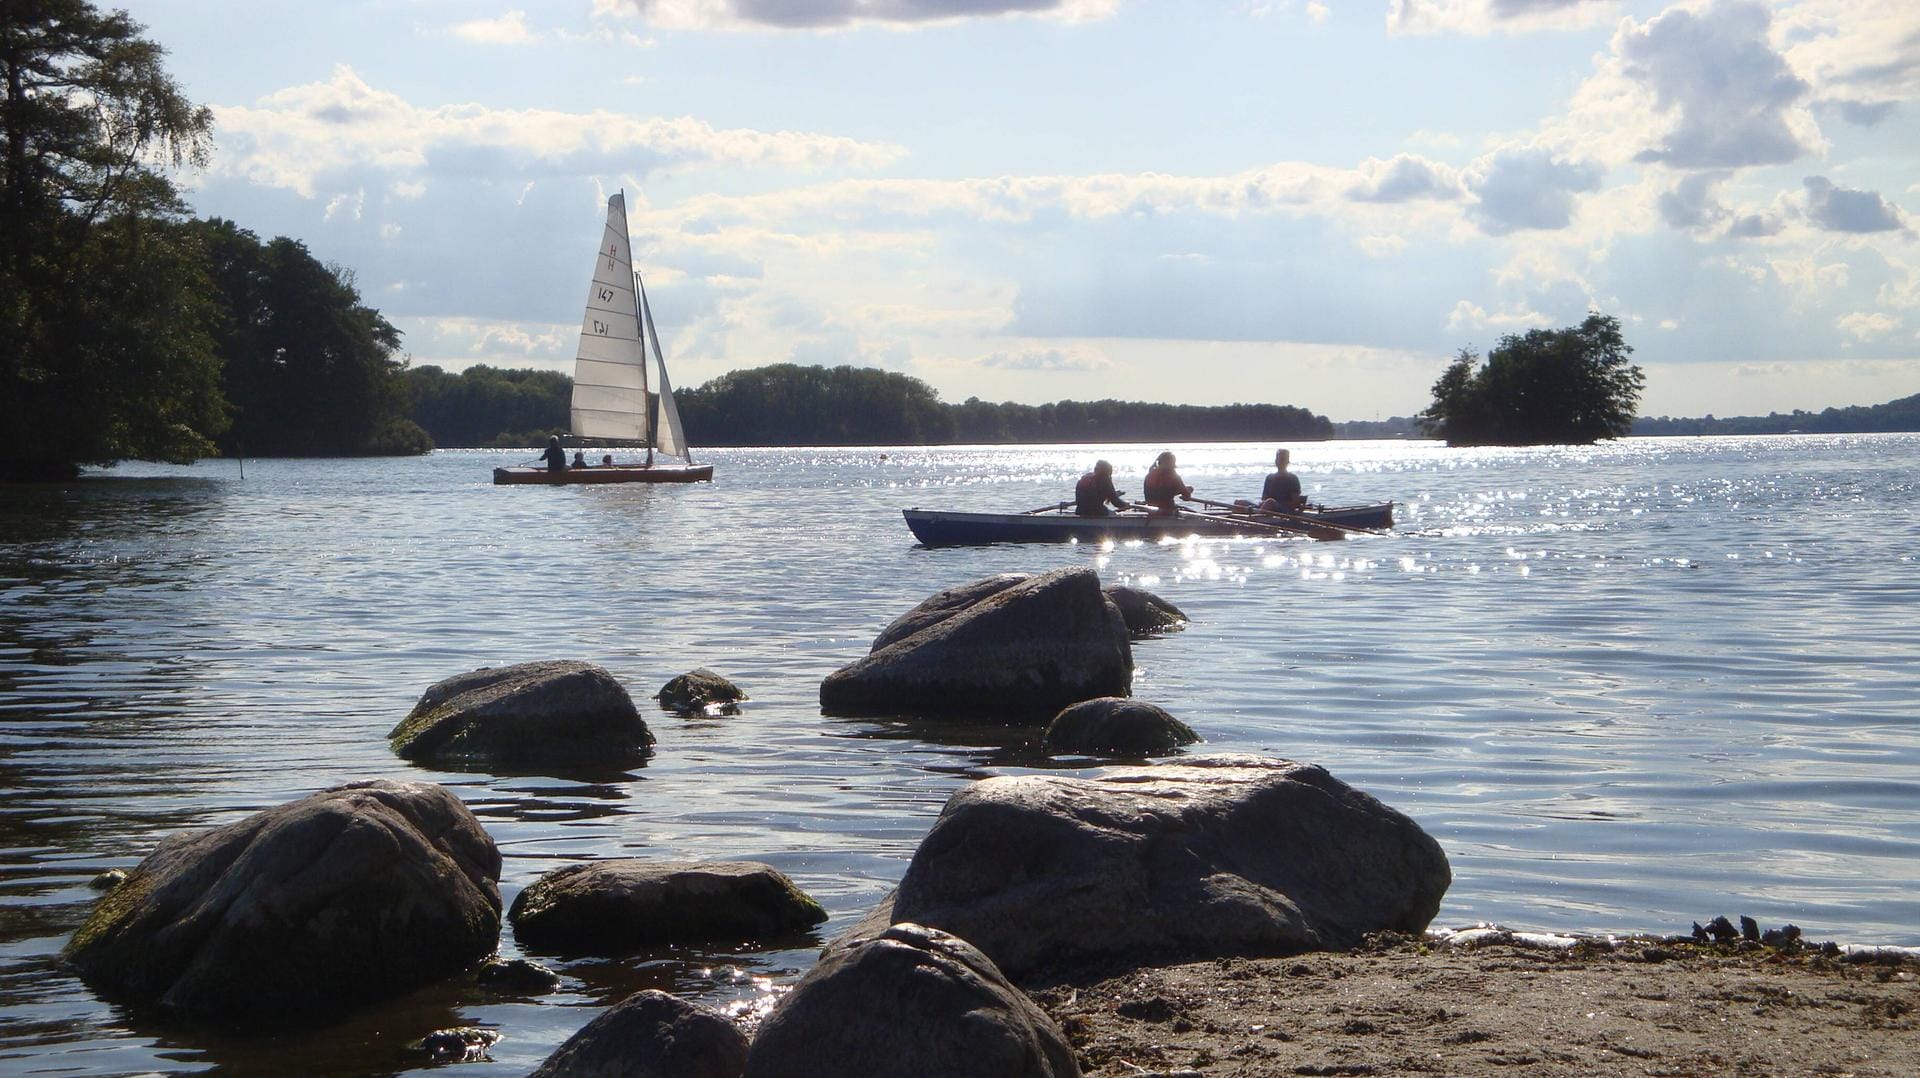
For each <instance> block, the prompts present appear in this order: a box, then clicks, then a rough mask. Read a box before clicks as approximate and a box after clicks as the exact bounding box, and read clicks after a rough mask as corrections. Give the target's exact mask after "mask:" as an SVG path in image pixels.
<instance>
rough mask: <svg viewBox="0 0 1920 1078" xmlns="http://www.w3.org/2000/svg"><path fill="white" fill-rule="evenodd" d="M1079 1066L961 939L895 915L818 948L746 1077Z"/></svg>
mask: <svg viewBox="0 0 1920 1078" xmlns="http://www.w3.org/2000/svg"><path fill="white" fill-rule="evenodd" d="M1079 1073H1080V1068H1079V1065H1078V1063H1077V1062H1076V1061H1075V1059H1074V1054H1073V1048H1072V1047H1071V1046H1070V1045H1069V1044H1068V1043H1067V1039H1066V1037H1065V1036H1064V1035H1063V1034H1062V1033H1061V1032H1060V1028H1059V1027H1058V1026H1056V1025H1055V1024H1054V1022H1053V1019H1051V1018H1049V1017H1048V1016H1047V1014H1046V1012H1045V1011H1042V1010H1041V1009H1040V1007H1039V1005H1037V1004H1035V1003H1034V1002H1033V1001H1032V1000H1031V999H1028V998H1027V997H1026V995H1025V994H1023V993H1022V992H1021V991H1020V990H1019V989H1017V988H1015V987H1013V985H1012V984H1010V983H1008V981H1007V979H1006V977H1005V976H1004V975H1003V974H1002V973H1001V972H1000V970H999V969H997V968H995V966H994V964H993V962H992V961H990V960H989V959H988V958H987V957H986V956H985V955H983V954H981V953H980V951H979V950H978V949H976V948H975V947H973V946H972V945H970V944H968V943H967V941H965V940H963V939H959V938H957V937H955V936H952V935H949V934H947V933H945V932H940V931H937V930H935V929H930V928H925V927H922V926H920V925H915V924H897V925H892V926H890V927H887V928H884V929H882V930H880V931H879V932H877V933H875V934H873V935H871V936H866V937H860V938H853V939H849V940H847V941H845V942H842V943H837V944H835V945H834V946H832V947H830V948H828V949H827V952H826V953H825V954H823V955H822V956H821V958H820V962H819V964H817V965H815V966H814V967H813V969H812V970H810V971H808V973H807V975H806V976H804V977H802V978H801V979H800V981H799V983H797V984H795V985H794V987H793V991H792V992H790V993H788V994H787V997H786V998H785V999H783V1000H781V1001H780V1003H779V1004H778V1005H777V1006H775V1007H774V1009H773V1013H772V1014H770V1015H768V1016H767V1020H766V1021H765V1022H763V1023H762V1024H761V1026H760V1032H759V1033H758V1034H757V1035H755V1037H754V1039H753V1045H752V1048H751V1049H750V1050H749V1052H748V1055H747V1070H746V1075H747V1078H814V1076H816V1075H829V1074H831V1075H849V1076H851V1075H914V1076H915V1078H1067V1076H1077V1075H1078V1074H1079Z"/></svg>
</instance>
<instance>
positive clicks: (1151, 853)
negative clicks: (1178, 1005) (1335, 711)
mask: <svg viewBox="0 0 1920 1078" xmlns="http://www.w3.org/2000/svg"><path fill="white" fill-rule="evenodd" d="M1451 881H1452V874H1451V871H1450V870H1449V868H1448V866H1447V858H1446V855H1445V854H1444V853H1443V852H1441V849H1440V845H1439V843H1437V842H1435V841H1434V840H1433V839H1432V838H1431V837H1430V836H1428V835H1427V833H1426V832H1425V831H1422V830H1421V829H1420V827H1419V825H1418V824H1416V823H1414V822H1413V821H1412V820H1410V819H1408V818H1407V817H1406V816H1404V815H1402V814H1401V813H1399V812H1396V811H1394V810H1393V809H1391V808H1389V807H1387V806H1386V805H1383V804H1381V803H1380V802H1379V801H1377V800H1375V799H1374V798H1372V797H1370V796H1368V795H1367V794H1364V793H1361V792H1360V791H1358V790H1355V789H1353V788H1352V787H1350V786H1347V785H1346V784H1345V783H1342V782H1340V781H1339V780H1337V779H1335V778H1333V777H1332V776H1331V775H1328V774H1327V773H1326V771H1324V770H1323V769H1321V768H1318V767H1311V766H1307V765H1304V764H1297V763H1292V762H1290V761H1285V760H1270V759H1262V758H1258V757H1250V756H1202V757H1193V758H1190V759H1186V760H1182V761H1181V762H1179V763H1168V764H1156V765H1149V766H1144V767H1130V768H1116V769H1113V770H1110V771H1108V772H1106V773H1104V774H1102V775H1100V776H1099V777H1098V778H1095V779H1091V780H1089V779H1079V778H1069V777H1065V776H1050V775H1026V776H1016V777H1002V778H990V779H983V780H981V781H979V782H975V783H973V784H972V785H969V786H967V787H965V788H963V789H961V790H960V791H959V792H957V793H955V794H954V795H953V797H952V798H951V799H950V800H949V801H948V802H947V806H946V808H945V809H944V810H943V811H942V812H941V814H940V818H939V820H938V821H936V822H935V824H934V826H933V829H932V831H931V832H929V833H928V835H927V837H926V839H925V840H924V841H922V842H921V843H920V847H919V849H918V850H916V851H915V852H914V855H913V860H912V862H911V863H910V864H909V865H908V867H907V871H906V874H905V876H904V877H903V878H902V879H901V881H900V886H899V888H898V889H897V890H896V892H895V893H894V895H893V897H892V898H891V899H890V900H888V901H887V902H884V903H882V904H881V906H880V908H878V909H876V910H875V911H873V912H872V913H871V914H869V916H868V917H867V918H866V919H865V920H864V921H863V922H862V923H861V925H860V926H859V927H858V928H856V929H855V930H854V932H855V934H859V933H871V932H873V931H874V930H875V929H876V926H880V925H884V924H887V923H889V922H892V921H914V922H917V923H920V924H925V925H931V926H935V927H939V928H942V929H945V930H946V931H948V932H952V933H955V934H956V935H960V936H962V937H963V938H965V939H967V940H970V941H971V942H973V943H974V945H976V946H978V947H979V948H980V949H981V950H982V951H984V952H985V953H986V954H987V955H988V957H990V958H992V959H993V960H994V962H995V963H997V964H998V965H999V966H1000V968H1001V969H1003V970H1005V971H1006V972H1007V973H1008V974H1009V975H1011V976H1014V977H1020V978H1024V977H1028V976H1031V975H1034V974H1036V973H1040V972H1043V971H1046V972H1055V971H1062V970H1065V971H1072V970H1074V969H1076V968H1092V967H1098V966H1106V965H1111V964H1115V963H1120V964H1131V965H1143V964H1147V963H1156V962H1179V961H1194V960H1199V959H1205V958H1215V957H1221V956H1226V955H1240V954H1288V953H1295V952H1300V951H1308V950H1317V949H1341V948H1346V947H1351V946H1353V945H1355V944H1357V943H1358V942H1359V941H1360V939H1361V937H1362V936H1364V935H1365V934H1367V933H1369V932H1375V931H1383V930H1392V931H1398V932H1406V933H1416V932H1419V931H1421V930H1423V929H1424V928H1425V927H1426V926H1427V923H1428V922H1429V921H1431V920H1432V919H1433V915H1434V913H1435V912H1436V911H1438V909H1439V907H1440V899H1441V896H1442V895H1444V894H1445V893H1446V890H1447V886H1448V885H1449V883H1450V882H1451Z"/></svg>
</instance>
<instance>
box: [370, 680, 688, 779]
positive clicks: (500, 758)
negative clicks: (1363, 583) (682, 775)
mask: <svg viewBox="0 0 1920 1078" xmlns="http://www.w3.org/2000/svg"><path fill="white" fill-rule="evenodd" d="M387 738H388V740H389V741H390V742H391V743H392V745H393V751H394V752H396V753H399V754H400V755H401V756H403V757H405V758H406V759H409V760H421V761H429V762H432V763H434V764H438V765H442V766H451V767H456V768H460V767H480V768H485V767H594V768H600V767H614V768H617V767H630V766H632V765H634V764H637V763H639V762H640V761H642V760H644V759H646V758H647V756H648V754H649V753H651V752H652V749H653V733H652V731H650V730H648V729H647V723H646V720H644V719H642V718H641V717H640V712H639V711H638V710H637V709H635V707H634V706H633V700H632V698H631V697H629V696H628V695H627V690H626V689H624V688H621V686H620V683H619V682H618V681H615V680H614V678H613V675H612V674H609V673H607V672H606V671H605V670H602V669H601V668H600V667H598V666H595V665H593V664H592V663H583V662H573V661H571V660H556V661H551V662H534V663H520V664H519V665H516V666H495V667H484V668H482V669H479V670H475V671H473V672H472V673H470V674H460V675H458V676H457V677H450V678H448V679H446V680H445V681H442V682H439V683H438V684H435V685H434V686H432V687H431V688H429V689H428V690H427V691H426V692H425V693H423V694H422V695H421V697H420V702H419V703H417V704H415V705H414V706H413V711H412V712H411V713H410V714H408V715H407V717H406V718H405V719H402V720H401V722H400V725H398V726H395V727H394V728H393V730H392V731H391V732H389V733H388V734H387Z"/></svg>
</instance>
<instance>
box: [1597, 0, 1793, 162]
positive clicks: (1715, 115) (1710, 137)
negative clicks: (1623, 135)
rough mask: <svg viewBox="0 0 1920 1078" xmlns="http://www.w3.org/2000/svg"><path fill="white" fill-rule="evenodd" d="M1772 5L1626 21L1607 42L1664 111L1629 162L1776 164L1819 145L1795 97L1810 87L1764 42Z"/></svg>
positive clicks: (1718, 6)
mask: <svg viewBox="0 0 1920 1078" xmlns="http://www.w3.org/2000/svg"><path fill="white" fill-rule="evenodd" d="M1771 26H1772V12H1771V11H1770V10H1769V9H1768V8H1767V7H1766V6H1765V5H1763V4H1760V3H1757V2H1755V0H1712V2H1710V3H1708V4H1707V5H1705V6H1704V7H1701V8H1700V9H1698V10H1692V9H1688V8H1683V7H1675V8H1671V9H1669V10H1667V11H1665V12H1663V13H1661V14H1660V15H1659V16H1657V17H1655V18H1654V19H1652V20H1650V21H1649V22H1647V24H1646V25H1645V26H1640V25H1637V24H1635V23H1634V22H1633V21H1632V20H1628V21H1627V22H1626V23H1625V24H1623V25H1622V26H1621V29H1620V32H1619V34H1618V35H1617V36H1616V38H1615V41H1614V51H1615V52H1616V53H1617V54H1618V55H1619V57H1620V58H1621V60H1622V61H1623V62H1624V66H1623V71H1624V73H1625V74H1626V75H1627V77H1629V78H1631V79H1633V80H1635V81H1637V82H1639V83H1641V84H1642V85H1643V86H1645V87H1646V88H1647V89H1649V90H1651V91H1652V93H1653V95H1654V101H1655V105H1656V107H1657V108H1658V109H1659V110H1660V111H1661V112H1663V113H1670V114H1672V115H1673V117H1674V118H1673V123H1672V126H1671V128H1670V129H1669V130H1667V131H1666V132H1665V133H1664V135H1663V136H1662V137H1661V139H1660V140H1659V142H1660V144H1659V145H1657V146H1650V147H1647V148H1646V149H1644V150H1643V151H1642V152H1641V153H1640V154H1639V157H1638V159H1639V160H1641V161H1657V162H1660V163H1662V164H1667V165H1671V166H1673V167H1675V168H1688V169H1726V168H1740V167H1743V166H1748V165H1776V164H1783V163H1785V162H1788V161H1793V160H1796V159H1797V158H1799V157H1802V156H1804V155H1805V154H1808V153H1812V152H1815V151H1817V150H1819V149H1820V148H1821V145H1822V143H1821V140H1820V135H1819V129H1818V127H1817V126H1816V125H1815V124H1814V122H1813V119H1812V116H1811V115H1810V114H1809V113H1808V112H1807V110H1806V109H1805V107H1804V106H1803V105H1802V104H1801V103H1802V101H1803V99H1805V98H1806V97H1807V96H1808V93H1809V91H1810V89H1811V87H1810V86H1809V85H1808V84H1807V82H1806V81H1805V80H1803V79H1801V78H1800V77H1799V76H1798V75H1796V74H1794V71H1793V68H1792V67H1791V66H1789V65H1788V63H1787V60H1786V57H1784V56H1782V55H1781V54H1780V53H1778V52H1776V51H1774V48H1773V46H1772V44H1771V43H1770V40H1769V31H1770V28H1771Z"/></svg>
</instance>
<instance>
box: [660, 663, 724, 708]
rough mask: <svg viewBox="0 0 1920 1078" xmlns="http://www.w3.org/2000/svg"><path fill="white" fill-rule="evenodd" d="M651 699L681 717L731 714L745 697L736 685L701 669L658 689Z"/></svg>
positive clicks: (688, 672) (683, 675)
mask: <svg viewBox="0 0 1920 1078" xmlns="http://www.w3.org/2000/svg"><path fill="white" fill-rule="evenodd" d="M653 696H654V699H656V700H658V701H660V706H661V707H663V708H666V709H667V710H668V711H677V712H680V713H681V714H696V713H700V712H706V713H709V714H732V713H733V712H734V711H736V710H738V709H737V708H735V707H734V705H735V704H738V703H739V702H740V701H742V700H745V699H746V698H747V694H746V693H743V692H741V691H740V687H739V686H738V685H735V684H734V683H733V682H731V681H728V680H727V679H726V678H723V677H721V676H720V675H719V674H716V673H714V672H713V671H711V670H709V669H707V668H706V667H704V666H702V667H698V668H695V669H693V670H689V671H687V672H686V673H684V674H681V675H680V676H679V677H676V678H674V679H673V680H672V681H669V682H667V683H666V684H665V685H662V686H660V691H659V692H657V693H654V694H653Z"/></svg>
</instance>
